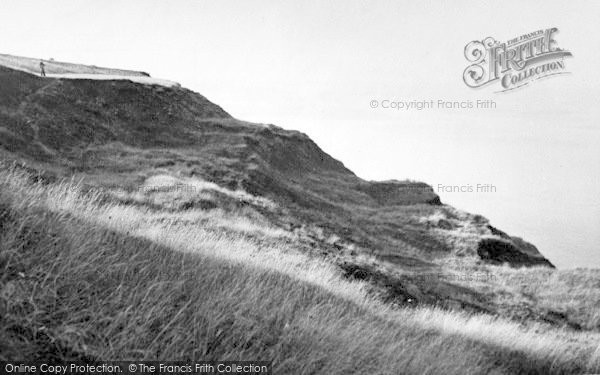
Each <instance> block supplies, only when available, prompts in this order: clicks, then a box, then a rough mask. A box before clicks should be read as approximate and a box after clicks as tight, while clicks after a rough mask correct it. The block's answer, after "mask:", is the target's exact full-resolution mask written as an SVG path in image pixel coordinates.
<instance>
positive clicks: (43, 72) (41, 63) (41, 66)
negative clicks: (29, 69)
mask: <svg viewBox="0 0 600 375" xmlns="http://www.w3.org/2000/svg"><path fill="white" fill-rule="evenodd" d="M44 66H46V64H44V62H43V61H40V75H41V76H42V77H45V76H46V69H44Z"/></svg>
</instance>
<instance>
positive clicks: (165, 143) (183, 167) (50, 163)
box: [0, 60, 600, 373]
mask: <svg viewBox="0 0 600 375" xmlns="http://www.w3.org/2000/svg"><path fill="white" fill-rule="evenodd" d="M0 64H1V60H0ZM113 73H114V72H113ZM96 74H100V75H102V73H96ZM107 74H108V73H107ZM111 74H112V73H111ZM105 78H106V77H105ZM0 156H1V158H2V160H3V163H2V165H1V168H0V172H1V177H2V180H1V182H0V187H1V189H0V198H1V199H0V214H1V215H0V236H1V239H2V241H1V243H2V248H0V250H2V254H3V255H2V256H3V258H0V259H1V262H0V266H2V267H4V269H5V270H7V272H5V273H4V274H3V276H2V277H1V278H0V281H1V282H2V285H1V286H2V289H1V290H2V291H3V293H4V294H2V296H3V297H2V298H1V299H0V302H2V304H0V308H1V309H5V310H4V312H6V314H3V316H6V317H8V318H7V319H8V320H5V321H4V322H3V323H2V324H3V326H2V330H3V332H4V333H5V334H4V335H2V337H3V339H2V340H3V341H0V353H1V354H2V355H1V356H0V359H2V358H13V357H14V356H16V355H17V353H31V355H32V356H41V354H39V351H40V350H41V349H40V348H41V347H43V346H44V345H46V342H47V340H50V339H51V340H50V341H52V342H54V343H56V345H58V346H59V347H55V348H54V349H52V350H51V352H52V353H51V354H48V355H49V356H50V357H51V358H55V357H52V356H56V358H59V359H60V358H63V359H64V358H79V359H84V360H90V361H94V360H98V359H101V358H107V356H108V357H111V358H128V357H129V358H130V357H132V356H139V358H163V359H172V358H173V357H177V358H198V356H204V357H202V358H206V356H208V357H211V358H223V357H224V356H225V357H228V356H229V357H234V358H239V357H244V358H249V357H252V356H254V357H260V358H265V359H273V358H277V360H276V362H277V364H278V366H280V367H279V369H280V370H281V371H283V372H286V370H287V371H288V372H292V373H300V372H311V371H312V372H321V373H344V371H343V370H344V369H347V370H348V369H350V368H352V366H353V364H352V362H346V363H345V364H344V365H342V366H341V367H340V368H339V369H338V370H339V371H334V362H335V361H331V360H330V359H326V358H325V357H320V356H319V352H326V353H328V355H329V357H328V358H344V360H345V361H348V359H349V358H356V360H357V361H359V362H360V363H361V364H362V365H364V366H367V367H364V368H366V369H368V368H369V367H368V366H369V365H367V362H368V360H369V359H370V358H374V357H376V358H379V359H380V362H377V364H375V363H372V364H371V365H370V366H374V367H370V368H371V369H374V368H380V367H377V366H384V363H387V365H388V366H389V367H388V368H387V369H388V370H389V371H391V372H397V371H398V369H408V370H407V373H426V372H429V373H439V371H441V369H445V370H446V371H447V373H469V372H468V371H467V372H465V371H463V370H464V369H465V368H468V367H469V366H471V367H470V368H471V372H470V373H483V372H490V371H492V370H493V369H494V370H497V371H498V373H514V372H518V371H523V372H524V373H530V372H533V373H535V372H539V373H569V372H572V371H580V370H584V369H588V370H590V369H592V370H593V369H596V368H597V367H596V366H598V365H599V364H600V362H598V361H599V359H598V358H599V357H598V355H599V354H600V352H598V351H597V350H596V349H597V344H594V343H597V342H598V340H597V338H598V336H597V334H598V333H597V332H598V330H600V314H597V313H596V312H597V311H598V307H599V306H598V301H599V300H600V299H599V298H598V297H599V296H598V292H597V290H598V286H600V282H599V280H600V275H598V274H597V273H593V272H591V273H589V274H586V275H585V277H584V278H583V279H584V282H578V283H575V282H573V280H575V279H577V278H578V277H580V276H578V275H577V273H574V274H573V273H569V272H563V271H557V270H554V269H553V266H552V264H551V263H550V262H549V261H548V260H547V259H545V258H544V257H543V256H542V255H541V254H540V253H539V252H538V251H537V249H536V248H535V246H534V245H532V244H529V243H527V242H526V241H524V240H522V239H520V238H516V237H512V236H510V235H509V234H506V233H504V232H503V231H501V230H500V229H497V228H495V227H493V226H492V225H491V224H490V223H489V222H488V220H487V219H485V218H483V217H481V216H479V215H473V214H469V213H466V212H463V211H460V210H458V209H455V208H453V207H450V206H448V205H445V204H443V203H442V202H441V201H440V198H439V197H438V196H437V195H436V194H435V193H434V191H433V189H432V188H431V187H429V186H428V185H426V184H424V183H420V182H413V181H395V180H394V181H383V182H375V181H365V180H363V179H361V178H360V177H358V176H356V175H355V174H354V173H353V172H352V171H350V170H349V169H348V168H346V167H345V166H344V165H343V163H341V162H340V161H338V160H335V159H334V158H332V157H331V156H329V155H328V154H327V153H326V152H325V151H323V150H321V149H320V148H319V147H318V145H316V144H315V143H314V142H313V141H312V140H311V139H310V138H309V137H308V136H307V135H305V134H302V133H300V132H297V131H290V130H285V129H282V128H279V127H277V126H274V125H265V124H254V123H248V122H244V121H241V120H238V119H235V118H233V117H232V116H231V115H229V114H228V113H227V112H226V111H225V110H224V109H222V108H221V107H219V106H218V105H216V104H214V103H212V102H210V101H209V100H207V99H206V98H205V97H203V96H202V95H200V94H198V93H195V92H192V91H190V90H188V89H185V88H182V87H179V86H168V85H167V86H164V85H157V84H150V83H148V82H146V83H145V84H144V83H140V82H133V81H131V80H127V79H119V80H112V79H100V80H96V79H81V78H80V77H78V79H68V78H66V77H45V78H42V77H38V76H36V75H33V74H29V73H27V72H24V71H21V70H15V69H13V68H11V67H7V66H0ZM68 181H71V182H68ZM33 228H39V229H35V230H34V229H33ZM57 244H59V245H60V246H57ZM17 249H22V250H17ZM47 249H53V250H51V251H50V252H47V251H46V250H47ZM146 252H150V253H151V254H152V255H151V256H149V257H147V256H146V255H145V254H147V253H146ZM14 254H18V255H14ZM94 254H97V255H94ZM142 258H143V259H145V260H143V261H142V260H141V259H142ZM136 259H140V262H141V263H140V262H137V261H136ZM154 260H156V262H154ZM136 262H137V263H136ZM63 264H70V265H71V266H73V267H75V268H76V269H78V270H81V274H77V273H72V274H71V273H69V272H68V271H67V267H66V266H63ZM128 264H130V265H131V266H129V265H128ZM182 264H185V266H182V268H180V266H181V265H182ZM115 265H117V267H115ZM206 265H210V267H206ZM232 265H233V266H232ZM95 267H97V268H100V269H112V268H114V272H113V271H111V272H112V273H109V274H107V275H105V276H98V275H96V268H95ZM130 267H133V268H135V269H136V273H135V275H136V276H135V277H136V278H137V279H132V280H129V279H127V280H126V275H127V274H128V272H129V271H128V270H130ZM136 267H139V268H136ZM200 269H202V270H203V271H202V272H200V271H198V270H200ZM209 269H213V270H214V271H213V272H209V271H208V270H209ZM197 271H198V272H197ZM23 275H24V276H23ZM49 278H50V279H54V280H59V281H57V283H55V284H53V285H48V284H45V281H44V280H48V279H49ZM116 280H121V284H119V285H118V286H117V285H114V284H113V283H114V282H117V281H116ZM136 280H137V281H136ZM40 283H41V284H40ZM80 283H82V284H81V285H86V287H85V288H83V289H79V288H78V287H75V285H78V284H80ZM219 284H222V285H223V287H226V288H228V289H227V290H223V289H219V288H218V287H217V285H219ZM150 285H164V288H163V287H160V290H158V291H156V292H152V293H150V299H149V300H139V299H135V295H136V294H137V293H138V290H136V288H141V289H142V290H144V289H146V288H150ZM199 285H214V286H215V289H204V288H200V287H199ZM579 285H586V287H585V288H580V287H579ZM39 287H41V288H42V289H41V290H44V293H42V294H41V295H38V296H36V298H41V300H40V301H39V304H36V305H35V306H51V305H52V304H54V306H57V304H58V305H59V306H61V308H64V310H65V311H70V312H71V314H72V315H73V317H71V318H69V319H71V320H70V321H69V322H68V323H65V324H66V325H67V326H68V327H70V328H69V329H71V328H72V329H73V330H74V331H73V332H77V335H76V336H77V337H78V338H75V336H70V335H69V334H68V333H67V332H69V331H68V330H66V331H65V325H64V324H62V323H61V324H58V325H56V322H55V320H56V319H58V320H60V319H63V318H64V317H63V318H57V317H50V316H46V317H44V316H41V317H39V316H38V315H35V314H34V313H35V311H30V310H28V309H30V308H31V306H28V305H27V303H26V297H27V295H28V293H31V291H32V290H36V288H39ZM180 287H182V288H183V289H181V288H180ZM63 288H64V289H63ZM114 288H125V289H124V290H127V293H130V296H129V297H128V296H127V295H126V294H120V295H119V297H118V298H116V296H115V295H114ZM178 288H179V289H178ZM46 289H47V290H46ZM65 290H66V291H69V292H68V293H66V292H64V291H65ZM176 290H178V291H179V292H176ZM549 290H551V292H549ZM45 293H48V294H47V295H46V294H45ZM154 293H158V294H154ZM89 295H100V296H101V300H102V301H105V302H106V303H107V304H109V305H110V304H113V305H112V306H111V307H110V308H108V307H107V309H106V310H102V309H101V308H100V310H102V311H101V312H98V314H99V315H97V316H96V315H95V314H96V311H97V310H98V309H99V306H96V305H94V304H95V303H99V302H94V301H93V300H91V299H90V297H89ZM7 296H8V297H7ZM165 296H168V297H165ZM162 297H165V298H166V299H165V300H164V301H163V302H161V303H160V304H159V305H160V306H161V307H160V308H157V309H158V311H161V313H164V315H161V316H159V317H157V318H156V319H155V320H153V321H147V323H143V324H142V323H140V322H141V321H144V320H145V318H144V315H143V314H145V313H147V310H148V309H152V304H153V303H158V302H156V301H159V300H160V298H162ZM558 297H560V299H557V298H558ZM575 297H579V298H580V299H579V300H578V302H576V303H575V302H574V299H575ZM32 298H33V297H32ZM128 298H133V299H134V300H129V299H128ZM9 301H10V302H9ZM14 301H17V302H14ZM19 301H21V302H19ZM77 301H85V302H84V303H83V304H80V303H78V302H77ZM132 301H133V302H132ZM153 301H154V302H153ZM193 301H196V302H193ZM198 301H208V302H206V304H202V302H198ZM210 301H213V302H214V301H222V302H223V305H222V306H221V307H220V308H219V309H221V310H211V309H210V308H209V307H208V306H211V305H214V303H209V302H210ZM257 301H261V304H263V305H264V306H265V308H264V309H266V311H265V310H264V309H261V308H259V307H256V305H257ZM47 304H48V305H47ZM127 305H131V306H134V305H135V306H137V307H136V311H138V312H137V313H136V312H132V313H127V314H130V315H127V314H125V310H124V309H125V306H127ZM138 309H139V310H138ZM178 309H180V310H178ZM50 310H51V309H50ZM44 311H49V310H48V309H44ZM127 311H130V310H129V309H127ZM151 311H152V310H151ZM226 311H233V312H234V313H231V314H227V313H225V312H226ZM179 312H182V313H181V314H182V315H180V314H179ZM30 313H31V314H33V315H32V316H31V319H30V320H26V319H25V318H26V317H27V316H28V315H27V314H30ZM114 314H117V315H118V314H125V315H118V316H120V317H119V318H116V317H115V315H114ZM136 314H137V315H136ZM194 314H197V315H194ZM22 316H24V317H25V318H22ZM308 317H311V319H308ZM38 318H39V319H42V320H40V321H39V322H38V321H37V320H36V319H38ZM44 319H47V320H44ZM86 319H87V320H86ZM114 319H117V320H116V321H115V323H113V324H108V325H106V323H103V322H108V321H111V320H114ZM198 319H199V320H198ZM198 321H200V323H197V322H198ZM31 322H35V324H37V325H35V327H34V326H31V324H33V323H31ZM84 322H88V323H84ZM119 322H120V323H119ZM165 322H170V323H169V330H168V331H165V329H166V328H164V327H163V323H165ZM194 322H196V323H194ZM444 322H446V323H444ZM449 322H450V323H449ZM194 324H199V325H198V326H194V327H195V328H194V329H196V330H190V327H189V326H190V325H194ZM352 325H354V326H355V327H356V328H354V329H348V327H350V326H352ZM49 326H52V328H51V329H50V332H46V331H44V330H43V329H41V328H40V327H46V328H45V329H48V327H49ZM216 326H220V327H222V328H221V329H219V330H216V329H215V328H214V327H216ZM15 327H16V328H15ZM211 327H213V328H211ZM223 327H224V328H223ZM311 327H313V328H311ZM315 327H316V328H315ZM318 327H320V328H318ZM463 328H464V329H465V330H466V331H461V329H463ZM288 330H292V331H293V332H292V331H288ZM42 331H43V332H42ZM15 332H17V333H15ZM18 332H25V333H24V334H23V335H20V334H18ZM218 332H224V335H225V336H223V337H219V333H218ZM315 332H320V333H319V334H320V335H321V336H319V337H318V338H317V337H312V335H314V334H315ZM341 332H343V334H341ZM365 332H369V335H367V336H365ZM484 332H490V336H489V337H484V336H485V334H484ZM115 333H117V334H118V337H117V338H110V339H109V338H108V337H109V336H110V334H115ZM45 335H46V336H47V337H46V336H45ZM503 335H505V336H503ZM98 336H101V337H102V338H104V339H106V340H113V341H111V346H110V348H112V349H110V348H109V347H108V346H107V347H104V346H103V344H102V340H101V339H98ZM132 336H135V337H137V339H128V337H132ZM40 337H41V338H40ZM44 337H46V338H44ZM211 337H212V338H211ZM292 337H294V338H292ZM401 337H402V339H400V338H401ZM167 338H168V339H167ZM44 340H46V341H44ZM165 340H166V341H165ZM165 342H167V343H169V344H168V345H167V346H166V347H165V346H164V345H163V344H164V343H165ZM190 342H191V343H196V344H198V345H200V347H201V349H198V348H196V347H195V346H194V345H193V344H191V343H190ZM351 342H355V346H350V349H348V350H347V351H346V352H335V353H334V352H329V351H331V350H333V349H332V348H334V347H336V346H339V343H344V345H346V344H348V345H349V343H351ZM558 344H561V345H562V344H564V345H562V346H561V345H558ZM53 345H55V344H53ZM240 345H241V346H240ZM287 345H289V346H287ZM594 345H596V346H594ZM342 346H343V345H342ZM141 347H147V348H148V349H147V351H146V352H137V351H136V350H138V349H139V348H141ZM345 347H346V349H347V348H348V346H345ZM11 348H13V349H11ZM240 348H242V349H240ZM363 348H365V349H364V351H362V350H363ZM416 348H418V349H416ZM346 349H344V350H346ZM195 350H199V352H195ZM339 350H342V349H339ZM595 350H596V351H595ZM467 352H470V353H471V354H470V355H469V356H464V353H467ZM36 353H37V354H36ZM57 353H62V354H57ZM136 353H137V354H136ZM181 353H185V354H184V355H181ZM299 353H309V354H307V356H308V357H309V358H310V361H309V362H302V359H301V358H299V357H298V358H296V356H300V354H299ZM399 353H405V354H404V355H405V358H407V357H411V356H412V357H415V356H417V357H418V358H420V359H419V360H418V361H416V360H415V361H412V362H411V361H407V360H402V359H399V358H397V357H398V356H399ZM461 355H462V356H463V357H462V358H463V359H461V360H460V361H459V362H457V361H458V359H457V358H456V357H457V356H458V357H460V356H461ZM254 357H253V358H254ZM290 357H293V358H296V359H297V361H298V363H300V364H299V365H296V364H294V361H293V360H290V361H288V362H285V361H284V359H285V358H290ZM400 357H402V356H400ZM392 358H394V359H393V360H392ZM492 358H495V359H494V360H492ZM386 359H387V362H386ZM463 360H464V362H463ZM494 361H496V362H494ZM423 363H426V364H428V366H430V367H423V366H424V365H423ZM285 366H291V367H290V368H287V367H285ZM294 366H296V367H294ZM298 366H299V367H298ZM345 366H346V367H345ZM326 370H327V371H326ZM348 371H349V370H348ZM460 371H463V372H460ZM382 373H385V372H382Z"/></svg>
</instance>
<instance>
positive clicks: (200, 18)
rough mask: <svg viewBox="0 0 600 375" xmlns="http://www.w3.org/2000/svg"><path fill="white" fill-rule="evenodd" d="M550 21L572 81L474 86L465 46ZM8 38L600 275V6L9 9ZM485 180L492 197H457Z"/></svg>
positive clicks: (10, 4) (65, 4)
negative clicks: (173, 99)
mask: <svg viewBox="0 0 600 375" xmlns="http://www.w3.org/2000/svg"><path fill="white" fill-rule="evenodd" d="M551 27H557V28H558V29H559V33H558V34H556V37H555V39H556V41H557V43H558V46H559V47H561V48H564V49H567V50H569V51H571V52H572V54H573V57H572V58H569V59H566V60H565V65H566V70H567V71H569V72H570V74H564V75H560V76H555V77H552V78H547V79H544V80H539V81H536V82H534V83H533V84H531V85H528V86H527V87H525V88H522V89H518V90H513V91H510V92H504V93H498V92H496V91H498V88H499V86H498V85H496V87H495V88H493V87H486V88H480V89H472V88H469V87H467V86H466V85H465V84H464V82H463V79H462V76H463V71H464V69H465V68H466V67H467V66H468V65H469V63H468V61H467V60H466V59H465V57H464V48H465V45H466V44H467V43H469V42H471V41H473V40H481V39H483V38H486V37H489V36H492V37H494V38H495V39H497V40H499V41H507V40H509V39H512V38H515V37H518V36H520V35H522V34H527V33H530V32H533V31H536V30H539V29H546V28H551ZM0 35H1V36H2V38H1V39H0V53H8V54H15V55H22V56H28V57H36V58H46V59H48V58H54V59H56V60H59V61H69V62H76V63H84V64H94V65H98V66H108V67H117V68H124V69H135V70H143V71H147V72H149V73H150V74H152V76H154V77H158V78H166V79H171V80H174V81H177V82H180V83H181V84H182V85H183V86H185V87H187V88H190V89H192V90H194V91H197V92H200V93H201V94H203V95H204V96H206V97H207V98H208V99H210V100H211V101H213V102H215V103H217V104H219V105H220V106H222V107H223V108H224V109H225V110H226V111H228V112H229V113H230V114H232V115H233V116H234V117H236V118H239V119H243V120H248V121H253V122H260V123H270V124H276V125H278V126H281V127H283V128H287V129H296V130H300V131H302V132H304V133H306V134H308V135H309V136H310V137H311V138H312V139H313V140H315V141H316V142H317V143H318V144H319V145H320V146H321V148H323V149H324V150H325V151H326V152H328V153H329V154H331V155H332V156H333V157H335V158H337V159H339V160H341V161H342V162H343V163H344V164H345V165H346V166H347V167H348V168H350V169H351V170H353V171H354V172H355V173H356V174H357V175H359V176H360V177H362V178H365V179H369V180H387V179H399V180H401V179H406V178H408V179H412V180H420V181H425V182H427V183H429V184H431V185H432V186H433V187H434V190H436V191H438V192H439V194H440V196H441V199H442V201H443V202H444V203H448V204H451V205H453V206H455V207H457V208H459V209H463V210H466V211H469V212H473V213H478V214H481V215H483V216H485V217H487V218H488V219H490V221H491V223H492V225H494V226H496V227H498V228H501V229H502V230H504V231H506V232H508V233H510V234H511V235H516V236H520V237H523V238H524V239H526V240H528V241H530V242H532V243H533V244H535V245H536V246H537V247H538V249H539V250H540V251H541V252H542V253H543V254H544V255H545V256H546V257H547V258H549V259H550V261H552V262H553V263H554V264H555V265H557V266H558V267H560V268H573V267H600V248H599V246H600V245H599V244H600V230H599V226H600V199H599V197H600V147H599V146H600V121H599V120H600V108H599V104H600V100H599V99H600V69H599V66H600V65H599V64H598V63H599V61H600V52H599V49H598V46H599V45H600V2H598V1H593V0H589V1H564V0H563V1H528V2H522V1H510V0H508V1H503V2H492V1H480V2H473V1H452V2H444V1H441V0H440V1H418V2H417V1H400V0H397V1H364V0H362V1H356V0H344V1H302V2H299V1H281V0H277V1H255V0H247V1H243V2H242V1H227V0H225V1H223V0H219V1H216V0H214V1H177V0H170V1H152V0H140V1H126V2H125V1H111V0H108V1H106V0H102V1H85V0H83V1H82V0H77V1H52V0H50V1H49V0H44V1H27V0H19V1H14V0H3V1H2V8H1V9H0ZM385 100H388V101H390V102H399V101H413V100H417V101H418V100H434V101H435V102H436V103H437V101H438V100H442V101H459V102H461V101H477V100H493V101H494V102H495V103H496V108H491V109H477V108H472V109H437V108H436V109H427V110H421V111H416V110H410V111H407V110H396V109H391V108H382V106H383V102H384V101H385ZM372 101H377V103H378V104H379V105H378V107H377V108H372V107H371V102H372ZM386 103H387V102H386ZM477 184H482V185H485V184H489V185H493V186H494V188H495V189H494V191H491V192H487V193H484V192H477V191H474V192H462V193H461V192H448V191H447V188H445V187H446V186H459V187H460V186H473V187H474V190H476V186H477Z"/></svg>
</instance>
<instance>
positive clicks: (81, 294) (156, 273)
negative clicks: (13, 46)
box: [0, 166, 600, 374]
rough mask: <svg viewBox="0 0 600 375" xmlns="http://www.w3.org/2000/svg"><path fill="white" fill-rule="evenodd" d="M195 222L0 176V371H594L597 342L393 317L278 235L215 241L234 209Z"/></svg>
mask: <svg viewBox="0 0 600 375" xmlns="http://www.w3.org/2000/svg"><path fill="white" fill-rule="evenodd" d="M207 215H208V216H207ZM210 215H214V214H213V213H210V212H209V213H206V212H204V211H203V210H199V209H195V208H192V209H190V210H186V211H185V212H174V211H171V210H168V211H163V210H157V209H152V208H148V207H145V206H136V205H130V204H124V203H118V202H114V201H111V200H107V199H106V197H104V196H103V193H101V192H94V191H92V192H89V193H83V192H82V191H81V189H80V188H79V186H77V185H76V184H73V183H72V182H63V183H57V184H48V185H44V184H42V183H39V182H37V183H36V182H32V179H31V177H30V176H29V175H27V174H26V173H24V172H21V171H19V170H17V169H15V168H11V167H6V166H3V167H2V168H0V236H1V238H0V268H1V269H2V272H1V273H0V312H1V313H0V360H7V359H21V358H37V359H54V360H64V359H81V360H85V361H90V362H93V361H97V360H106V359H110V360H118V359H162V360H166V359H168V360H193V359H204V360H210V359H213V360H224V359H232V360H240V359H263V360H272V361H273V363H274V368H275V373H286V374H288V373H289V374H292V373H324V374H347V373H379V374H399V373H402V374H440V373H444V374H481V373H496V374H501V373H506V374H514V373H540V374H552V373H555V374H563V373H565V374H566V373H578V372H599V371H600V349H599V347H598V342H600V340H599V338H600V337H599V336H598V335H597V334H594V333H577V332H572V331H567V330H562V329H551V328H549V327H546V326H542V325H531V326H528V327H524V326H522V325H519V324H516V323H512V322H508V321H504V320H502V319H499V318H494V317H491V316H485V315H475V316H471V315H466V314H460V313H450V312H444V311H440V310H435V309H426V308H424V309H392V308H391V307H390V306H387V305H384V304H382V303H380V302H378V301H377V300H374V299H372V298H370V297H368V296H367V294H366V293H365V285H364V284H362V283H361V282H349V281H348V280H346V279H344V278H342V276H341V274H340V272H339V271H338V270H337V269H336V268H335V267H334V266H333V265H331V264H329V263H325V262H323V261H319V260H318V259H316V258H310V257H307V256H306V255H303V254H302V253H300V252H299V251H297V249H296V248H295V246H294V243H293V241H290V238H289V237H287V236H281V235H280V234H281V233H280V231H278V230H274V229H273V228H271V229H269V230H264V231H258V230H251V231H244V230H241V229H240V226H237V225H232V226H231V227H230V228H229V229H228V230H223V229H224V226H226V223H227V220H228V219H231V221H232V222H235V220H236V216H235V213H228V212H220V213H219V214H218V215H217V216H218V220H211V217H210ZM228 215H230V216H228ZM217 216H215V217H217ZM242 227H243V226H242ZM290 236H291V235H290ZM292 238H293V236H292Z"/></svg>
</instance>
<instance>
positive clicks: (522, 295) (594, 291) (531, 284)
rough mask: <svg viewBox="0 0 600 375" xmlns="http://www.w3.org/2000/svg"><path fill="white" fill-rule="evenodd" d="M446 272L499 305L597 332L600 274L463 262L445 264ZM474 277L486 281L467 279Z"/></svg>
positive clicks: (598, 327) (599, 321)
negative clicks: (541, 313) (549, 315)
mask: <svg viewBox="0 0 600 375" xmlns="http://www.w3.org/2000/svg"><path fill="white" fill-rule="evenodd" d="M447 269H452V270H453V274H454V275H455V276H457V277H455V278H454V279H455V280H457V281H459V282H460V281H462V284H463V285H465V286H467V287H469V288H471V289H474V290H477V291H479V292H481V293H487V294H489V295H491V296H493V299H494V301H495V302H496V303H497V304H498V305H504V306H525V307H528V308H530V309H536V310H543V311H551V312H552V314H555V315H557V316H559V317H561V318H564V319H566V320H567V321H568V322H569V323H571V324H572V325H574V326H577V327H580V328H581V329H584V330H592V331H596V332H598V331H600V270H597V269H566V270H555V269H549V268H547V267H531V268H513V267H509V266H506V265H505V266H491V265H486V264H474V263H469V262H465V261H463V262H461V264H460V265H456V264H447ZM474 274H480V275H486V276H488V277H482V278H479V279H477V278H469V277H466V276H467V275H474ZM461 276H463V277H461Z"/></svg>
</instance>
